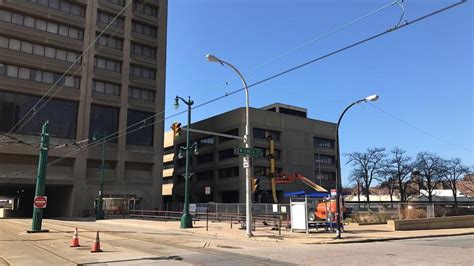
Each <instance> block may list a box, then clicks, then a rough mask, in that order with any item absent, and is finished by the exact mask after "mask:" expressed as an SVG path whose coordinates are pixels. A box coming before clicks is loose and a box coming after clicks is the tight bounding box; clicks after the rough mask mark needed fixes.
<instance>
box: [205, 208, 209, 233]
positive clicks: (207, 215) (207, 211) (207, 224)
mask: <svg viewBox="0 0 474 266" xmlns="http://www.w3.org/2000/svg"><path fill="white" fill-rule="evenodd" d="M206 231H209V201H208V203H207V208H206Z"/></svg>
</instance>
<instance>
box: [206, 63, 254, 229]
mask: <svg viewBox="0 0 474 266" xmlns="http://www.w3.org/2000/svg"><path fill="white" fill-rule="evenodd" d="M206 58H207V60H208V61H209V62H218V63H220V64H221V65H227V66H229V67H230V68H232V69H233V70H234V71H235V72H236V73H237V75H238V76H239V78H240V79H241V80H242V83H243V84H244V89H245V136H244V144H245V148H250V147H251V145H250V135H249V134H250V123H249V89H248V86H247V82H246V81H245V78H244V76H242V74H241V73H240V71H239V70H238V69H237V68H236V67H235V66H233V65H232V64H230V63H228V62H226V61H224V60H221V59H219V58H217V57H216V56H214V55H210V54H208V55H206ZM243 159H244V163H243V164H244V167H245V209H246V210H245V217H246V220H245V229H246V234H247V236H248V237H251V236H253V234H252V226H251V221H252V210H251V203H252V190H251V180H250V175H251V173H250V171H251V168H250V165H251V164H250V156H249V155H245V156H244V157H243Z"/></svg>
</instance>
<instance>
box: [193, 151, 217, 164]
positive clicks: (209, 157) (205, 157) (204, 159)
mask: <svg viewBox="0 0 474 266" xmlns="http://www.w3.org/2000/svg"><path fill="white" fill-rule="evenodd" d="M213 161H214V153H206V154H199V155H198V156H197V163H198V164H199V163H208V162H213Z"/></svg>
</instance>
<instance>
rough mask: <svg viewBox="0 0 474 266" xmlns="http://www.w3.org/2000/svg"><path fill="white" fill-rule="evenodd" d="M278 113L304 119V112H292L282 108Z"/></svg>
mask: <svg viewBox="0 0 474 266" xmlns="http://www.w3.org/2000/svg"><path fill="white" fill-rule="evenodd" d="M279 113H281V114H287V115H292V116H297V117H305V118H306V112H302V111H298V110H293V109H288V108H284V107H280V108H279Z"/></svg>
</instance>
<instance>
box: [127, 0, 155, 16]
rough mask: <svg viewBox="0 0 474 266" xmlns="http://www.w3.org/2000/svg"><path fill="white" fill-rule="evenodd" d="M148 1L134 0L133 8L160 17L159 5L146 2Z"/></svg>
mask: <svg viewBox="0 0 474 266" xmlns="http://www.w3.org/2000/svg"><path fill="white" fill-rule="evenodd" d="M146 2H147V1H146V0H133V10H135V11H137V12H140V13H143V14H145V15H149V16H152V17H158V7H155V6H151V5H149V4H146Z"/></svg>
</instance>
